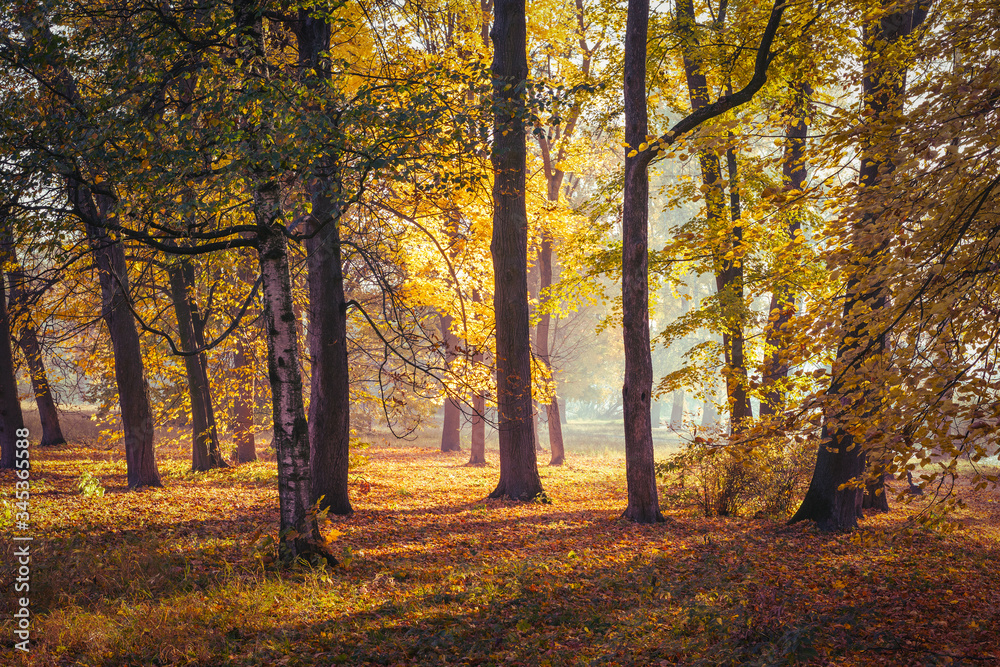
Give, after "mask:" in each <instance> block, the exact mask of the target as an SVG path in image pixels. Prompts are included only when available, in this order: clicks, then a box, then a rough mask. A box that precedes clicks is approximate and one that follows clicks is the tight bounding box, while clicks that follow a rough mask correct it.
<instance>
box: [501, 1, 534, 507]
mask: <svg viewBox="0 0 1000 667" xmlns="http://www.w3.org/2000/svg"><path fill="white" fill-rule="evenodd" d="M490 37H491V38H492V40H493V67H492V71H493V103H494V117H493V151H492V156H491V157H492V162H493V172H494V180H493V239H492V242H491V244H490V252H491V254H492V256H493V272H494V292H493V308H494V312H495V318H496V350H497V359H496V366H497V403H498V411H499V430H500V481H499V483H498V484H497V487H496V489H494V491H493V493H491V494H490V497H491V498H510V499H514V500H532V499H534V498H536V497H538V496H540V495H542V494H543V493H544V492H543V490H542V481H541V478H539V476H538V463H537V461H536V458H535V443H534V434H533V433H532V428H531V427H532V422H531V413H532V410H531V348H530V345H531V343H530V331H529V326H528V277H527V270H528V267H527V263H528V258H527V254H528V218H527V213H526V211H525V198H524V197H525V194H524V189H525V159H526V147H525V135H524V125H525V123H526V122H527V119H526V118H525V117H524V114H525V104H524V95H525V90H524V83H525V80H526V79H527V76H528V62H527V55H526V48H527V30H526V25H525V0H497V2H496V7H495V14H494V22H493V28H492V29H491V30H490Z"/></svg>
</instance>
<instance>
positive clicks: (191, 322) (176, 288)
mask: <svg viewBox="0 0 1000 667" xmlns="http://www.w3.org/2000/svg"><path fill="white" fill-rule="evenodd" d="M167 275H168V277H169V279H170V292H171V298H172V300H173V305H174V314H175V315H176V316H177V334H178V338H179V339H180V342H181V348H182V349H184V350H187V351H191V350H194V349H197V348H199V347H201V346H202V345H201V344H200V342H199V339H200V338H202V337H201V336H199V335H198V334H197V333H196V327H195V318H196V317H197V316H196V315H195V306H194V304H193V299H192V298H191V290H192V289H193V288H194V275H193V267H192V266H191V263H190V261H187V260H181V261H179V262H175V263H173V264H171V265H170V266H169V267H168V268H167ZM207 363H208V360H207V358H206V357H205V354H204V352H200V353H198V354H188V355H185V356H184V368H185V370H186V372H187V379H188V393H189V395H190V399H191V428H192V437H191V469H192V470H195V471H205V470H211V469H212V468H227V467H228V465H227V464H226V462H225V460H223V458H222V452H221V451H220V448H219V433H218V429H217V428H216V424H215V411H214V410H213V408H212V389H211V384H210V383H209V379H208V369H207Z"/></svg>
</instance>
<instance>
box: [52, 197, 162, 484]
mask: <svg viewBox="0 0 1000 667" xmlns="http://www.w3.org/2000/svg"><path fill="white" fill-rule="evenodd" d="M67 189H68V191H69V199H70V202H71V203H72V205H73V208H74V209H75V210H76V212H77V213H78V215H79V216H80V217H81V218H82V219H83V220H84V223H85V224H84V227H85V228H86V232H87V240H88V241H89V243H90V248H91V252H92V253H93V255H94V265H95V267H96V268H97V275H98V280H99V282H100V285H101V309H102V315H103V317H104V321H105V322H106V323H107V325H108V332H109V333H110V335H111V346H112V349H113V351H114V357H115V381H116V384H117V386H118V403H119V406H120V408H121V420H122V428H123V430H124V432H125V462H126V467H127V470H128V475H127V476H128V486H129V488H130V489H139V488H142V487H144V486H153V487H156V486H162V484H161V482H160V473H159V470H157V467H156V459H155V458H154V454H153V436H154V427H155V425H154V423H153V414H152V410H151V408H150V405H149V388H148V386H147V384H146V376H145V369H144V364H143V359H142V348H141V346H140V344H139V332H138V331H137V329H136V326H135V319H134V317H133V316H132V310H131V309H130V307H129V299H130V298H131V297H130V296H129V278H128V271H127V269H126V263H125V249H124V246H123V245H122V243H121V242H120V241H117V240H115V239H112V238H111V236H110V234H109V233H108V231H107V227H113V224H111V223H110V221H109V220H110V219H111V215H110V212H109V210H108V209H109V208H110V207H111V206H112V204H111V202H110V201H107V200H106V198H105V197H98V201H99V202H100V203H99V204H95V202H94V198H93V197H92V196H91V193H90V191H89V189H87V187H86V186H84V185H83V184H82V183H80V182H79V181H76V180H75V179H72V178H70V179H69V185H68V188H67Z"/></svg>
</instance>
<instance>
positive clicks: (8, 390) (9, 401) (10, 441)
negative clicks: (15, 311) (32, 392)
mask: <svg viewBox="0 0 1000 667" xmlns="http://www.w3.org/2000/svg"><path fill="white" fill-rule="evenodd" d="M2 254H3V253H0V261H2V260H3V257H2ZM3 279H4V276H3V272H2V271H0V468H3V469H5V470H10V469H12V468H14V462H15V458H16V457H15V453H14V450H15V448H16V443H17V440H18V439H19V438H20V435H23V432H22V433H21V434H20V435H19V434H18V432H19V431H21V429H23V428H24V415H22V414H21V401H20V400H19V399H18V397H17V379H16V378H15V377H14V351H13V348H12V347H11V344H10V342H11V338H10V331H11V329H10V319H9V318H8V317H7V299H6V295H5V290H4V288H3V287H4V285H3Z"/></svg>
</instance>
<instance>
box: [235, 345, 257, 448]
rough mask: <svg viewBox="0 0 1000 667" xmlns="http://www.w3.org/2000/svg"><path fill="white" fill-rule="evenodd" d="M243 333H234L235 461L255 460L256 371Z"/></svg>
mask: <svg viewBox="0 0 1000 667" xmlns="http://www.w3.org/2000/svg"><path fill="white" fill-rule="evenodd" d="M245 335H246V334H245V333H244V332H243V331H238V332H237V333H236V353H235V358H234V360H233V373H234V374H235V376H236V378H237V387H236V397H235V399H234V402H235V405H234V406H233V418H234V419H233V439H234V440H235V441H236V462H237V463H249V462H251V461H256V460H257V443H256V441H255V438H254V425H253V421H254V420H253V415H254V409H255V407H256V404H257V391H256V388H257V372H256V369H255V368H254V366H253V363H252V360H251V359H250V355H249V354H248V353H247V341H246V340H245V339H244V337H245Z"/></svg>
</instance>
